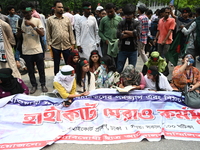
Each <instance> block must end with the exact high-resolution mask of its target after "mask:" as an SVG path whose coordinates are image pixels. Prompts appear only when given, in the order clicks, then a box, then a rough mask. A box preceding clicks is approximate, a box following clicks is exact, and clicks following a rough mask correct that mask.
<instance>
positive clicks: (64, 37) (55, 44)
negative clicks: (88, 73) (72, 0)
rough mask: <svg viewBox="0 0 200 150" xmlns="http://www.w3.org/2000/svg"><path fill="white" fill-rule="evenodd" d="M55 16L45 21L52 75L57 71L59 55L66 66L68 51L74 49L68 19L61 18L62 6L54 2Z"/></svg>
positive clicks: (59, 2)
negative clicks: (52, 68)
mask: <svg viewBox="0 0 200 150" xmlns="http://www.w3.org/2000/svg"><path fill="white" fill-rule="evenodd" d="M54 10H55V14H54V15H53V16H51V17H49V18H48V20H47V43H48V45H50V46H51V48H52V51H53V60H54V74H55V75H56V74H57V73H58V71H59V65H60V55H61V53H62V54H63V57H64V60H65V64H67V60H68V57H69V55H70V51H71V50H73V49H74V44H75V40H74V34H73V31H72V26H71V22H70V20H69V18H68V17H66V16H63V12H64V9H63V4H62V2H61V1H55V2H54Z"/></svg>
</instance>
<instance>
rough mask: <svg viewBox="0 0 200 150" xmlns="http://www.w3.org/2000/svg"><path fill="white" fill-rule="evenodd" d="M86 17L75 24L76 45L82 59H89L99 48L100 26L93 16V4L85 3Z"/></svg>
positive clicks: (82, 17) (83, 5)
mask: <svg viewBox="0 0 200 150" xmlns="http://www.w3.org/2000/svg"><path fill="white" fill-rule="evenodd" d="M82 7H83V11H84V15H83V16H81V17H80V18H79V20H78V22H77V23H76V24H75V30H76V42H77V43H76V44H77V48H78V51H79V53H80V56H81V57H84V58H86V59H89V56H90V53H91V51H92V50H97V47H99V42H100V38H99V36H98V25H97V21H96V18H95V17H93V16H91V15H90V14H91V3H90V2H83V4H82Z"/></svg>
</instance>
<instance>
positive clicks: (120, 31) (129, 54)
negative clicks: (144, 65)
mask: <svg viewBox="0 0 200 150" xmlns="http://www.w3.org/2000/svg"><path fill="white" fill-rule="evenodd" d="M123 12H124V15H125V19H124V20H123V21H121V22H120V23H119V25H118V27H117V37H118V38H119V39H120V51H119V54H118V55H119V56H118V61H117V65H118V66H117V71H118V72H119V73H121V72H122V70H123V68H124V64H125V62H126V59H127V58H128V61H129V64H132V65H133V66H134V67H136V62H137V56H138V54H137V46H138V42H137V40H138V39H139V34H140V22H139V21H136V20H135V19H134V14H135V6H133V5H132V4H127V5H125V6H124V8H123Z"/></svg>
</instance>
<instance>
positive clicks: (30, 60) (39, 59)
mask: <svg viewBox="0 0 200 150" xmlns="http://www.w3.org/2000/svg"><path fill="white" fill-rule="evenodd" d="M23 58H24V60H25V62H26V67H27V70H28V75H29V79H30V82H31V84H32V86H34V87H37V81H36V78H35V73H34V71H35V68H34V63H35V62H36V66H37V69H38V72H39V81H40V83H41V86H44V85H45V84H46V80H45V71H44V59H43V53H40V54H35V55H23Z"/></svg>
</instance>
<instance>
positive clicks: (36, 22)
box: [16, 1, 48, 94]
mask: <svg viewBox="0 0 200 150" xmlns="http://www.w3.org/2000/svg"><path fill="white" fill-rule="evenodd" d="M20 10H21V12H22V14H23V16H24V18H23V20H22V24H21V27H18V31H17V35H16V36H17V37H19V36H20V35H21V34H22V35H23V42H22V54H23V58H24V60H25V62H26V66H27V69H28V75H29V79H30V82H31V84H32V88H31V90H30V94H33V93H35V92H36V90H37V85H38V84H37V81H36V78H35V74H34V70H35V69H34V62H36V66H37V69H38V71H39V78H40V79H39V80H40V84H41V90H42V92H48V89H47V87H46V86H45V84H46V79H45V70H44V59H43V51H42V46H41V44H40V36H44V30H43V26H42V22H41V21H40V19H38V18H34V17H32V16H31V15H32V9H31V4H30V3H29V2H25V1H22V2H21V3H20Z"/></svg>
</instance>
